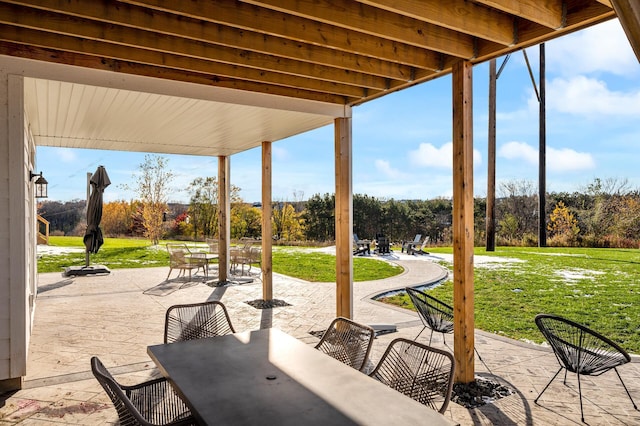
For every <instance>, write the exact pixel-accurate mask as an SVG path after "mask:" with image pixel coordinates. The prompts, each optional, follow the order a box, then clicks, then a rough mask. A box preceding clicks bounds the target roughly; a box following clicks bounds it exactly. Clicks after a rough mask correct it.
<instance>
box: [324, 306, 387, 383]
mask: <svg viewBox="0 0 640 426" xmlns="http://www.w3.org/2000/svg"><path fill="white" fill-rule="evenodd" d="M374 337H375V331H374V330H373V328H371V327H369V326H368V325H364V324H358V323H357V322H355V321H352V320H350V319H347V318H343V317H338V318H336V319H334V320H333V321H331V324H330V325H329V328H328V329H327V330H326V331H325V332H324V334H323V335H322V338H321V339H320V342H318V344H317V345H316V346H315V347H316V349H318V350H320V351H321V352H324V353H325V354H327V355H329V356H331V357H333V358H335V359H337V360H338V361H341V362H342V363H344V364H347V365H348V366H350V367H353V368H355V369H356V370H360V371H362V370H363V369H364V368H365V366H366V364H367V361H368V360H369V353H370V352H371V346H372V345H373V339H374Z"/></svg>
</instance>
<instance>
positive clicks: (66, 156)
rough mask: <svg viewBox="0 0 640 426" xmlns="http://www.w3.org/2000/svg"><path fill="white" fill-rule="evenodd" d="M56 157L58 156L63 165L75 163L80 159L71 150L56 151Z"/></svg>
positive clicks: (60, 149)
mask: <svg viewBox="0 0 640 426" xmlns="http://www.w3.org/2000/svg"><path fill="white" fill-rule="evenodd" d="M56 155H57V156H58V160H60V161H62V162H63V163H73V162H75V161H76V159H77V158H78V156H77V155H76V151H74V150H73V149H71V148H59V149H58V150H57V151H56Z"/></svg>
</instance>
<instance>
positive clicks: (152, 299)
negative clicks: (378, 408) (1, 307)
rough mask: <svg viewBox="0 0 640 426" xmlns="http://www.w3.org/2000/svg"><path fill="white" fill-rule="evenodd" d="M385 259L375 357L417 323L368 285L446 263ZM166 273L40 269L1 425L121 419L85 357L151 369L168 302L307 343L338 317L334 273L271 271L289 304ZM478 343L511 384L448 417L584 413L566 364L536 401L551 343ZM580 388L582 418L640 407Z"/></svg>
mask: <svg viewBox="0 0 640 426" xmlns="http://www.w3.org/2000/svg"><path fill="white" fill-rule="evenodd" d="M372 257H377V256H372ZM386 259H387V260H388V261H393V262H396V263H398V264H399V265H401V266H403V267H404V268H405V272H404V273H403V274H401V275H399V276H397V277H393V278H390V279H385V280H377V281H370V282H361V283H355V284H354V319H355V320H356V321H358V322H362V323H366V324H372V325H380V324H391V325H395V326H396V327H397V332H395V333H389V334H384V335H381V336H379V337H378V338H377V339H376V340H375V342H374V348H373V351H372V361H373V362H374V363H375V362H377V360H378V359H379V357H380V355H381V354H382V352H383V351H384V349H385V348H386V346H387V345H388V344H389V342H390V341H391V340H393V339H394V338H396V337H407V338H410V339H413V338H414V337H415V336H416V335H417V334H418V332H419V331H420V330H421V329H422V325H421V322H420V320H419V318H418V316H417V314H415V313H414V312H411V311H406V310H403V309H399V308H393V307H389V306H388V305H384V304H381V303H379V302H374V301H372V300H371V296H372V295H375V294H378V293H380V292H383V291H385V290H389V289H395V288H404V287H406V286H409V285H411V286H415V285H418V284H422V283H428V282H432V281H434V280H438V279H440V278H443V277H444V276H445V274H446V272H445V271H444V270H443V268H442V267H440V266H439V265H437V264H435V263H434V262H432V260H433V259H432V258H430V257H429V256H408V255H406V254H403V253H397V252H394V253H393V254H392V256H387V257H386ZM166 274H167V268H149V269H129V270H114V271H112V273H111V274H110V275H107V276H95V277H77V278H67V277H63V276H61V274H59V273H51V274H40V276H39V286H38V288H39V295H38V299H37V304H36V315H35V321H34V328H33V334H32V337H31V344H30V353H29V360H28V374H27V376H26V378H25V382H24V388H23V389H22V390H20V391H18V392H16V393H13V394H9V395H3V396H0V426H2V425H13V424H20V425H50V424H74V425H75V424H83V425H97V424H116V423H117V416H116V413H115V410H114V409H113V406H112V404H111V402H110V401H109V400H108V398H107V396H106V394H105V393H104V391H102V389H101V388H100V386H99V384H98V383H97V381H96V380H95V379H94V377H93V375H92V374H91V371H90V367H89V359H90V358H91V356H93V355H97V356H99V357H100V359H101V360H102V361H103V362H104V364H105V365H106V366H107V367H108V368H109V369H110V370H111V371H113V372H114V373H115V374H116V375H117V376H116V378H117V379H118V380H119V381H121V382H122V383H123V384H133V383H137V382H141V381H144V380H148V379H149V378H151V377H157V376H158V372H157V370H156V369H155V368H154V365H153V363H152V362H151V361H150V359H149V357H148V356H147V353H146V348H147V346H148V345H152V344H158V343H161V342H162V336H163V327H164V314H165V311H166V309H167V308H168V307H169V306H171V305H174V304H179V303H193V302H199V301H204V300H221V301H223V302H224V303H225V305H226V306H227V307H228V309H229V311H230V315H231V318H232V321H233V323H234V326H235V328H236V330H238V331H244V330H253V329H258V328H265V327H278V328H281V329H282V330H284V331H286V332H288V333H290V334H292V335H294V336H296V337H297V338H299V339H301V340H303V341H305V342H307V343H309V344H314V343H316V342H317V341H318V339H317V338H316V337H314V336H313V335H311V334H310V332H311V331H319V330H323V329H324V328H326V326H327V325H328V324H329V323H330V321H331V320H332V319H333V318H334V317H335V284H334V283H309V282H306V281H302V280H297V279H293V278H290V277H285V276H281V275H277V274H274V283H273V285H274V293H273V294H274V298H276V299H281V300H284V301H285V302H287V303H289V304H290V305H291V306H287V307H279V308H274V309H264V310H259V309H255V308H253V307H251V306H250V305H248V304H247V303H245V302H247V301H250V300H255V299H260V298H262V287H261V282H260V281H259V280H256V281H255V282H254V283H250V284H243V285H236V286H228V287H210V286H208V285H206V284H205V283H203V282H202V277H199V280H196V281H194V282H193V283H187V284H185V283H184V282H182V281H177V280H171V281H169V282H166V281H165V278H166ZM210 280H213V278H211V277H210ZM532 321H533V319H532ZM428 336H429V332H428V331H425V332H424V333H423V334H422V336H421V337H420V340H421V341H423V342H425V343H426V342H427V340H428ZM432 344H433V345H434V346H439V347H444V346H443V341H442V336H441V335H434V341H433V343H432ZM447 344H448V345H449V348H451V346H452V344H453V338H452V336H450V335H449V336H447ZM476 348H477V349H478V351H479V352H480V354H481V356H482V357H483V360H484V362H485V363H486V367H485V365H484V364H483V363H481V362H479V361H478V359H477V358H476V361H475V365H476V373H477V375H478V376H482V377H491V378H493V379H494V380H498V381H501V382H503V383H505V384H508V385H509V386H510V387H512V388H513V389H514V390H515V394H514V395H511V396H509V397H507V398H503V399H501V400H498V401H497V402H495V403H492V404H487V405H485V406H483V407H480V408H477V409H471V410H469V409H465V408H463V407H461V406H459V405H457V404H454V403H451V404H450V406H449V407H450V408H449V409H448V411H447V413H446V415H447V417H449V418H451V419H453V420H454V421H456V422H458V423H460V424H461V425H490V424H495V425H574V424H581V422H580V407H579V402H578V393H577V381H576V377H575V375H569V377H568V380H567V383H568V387H567V386H564V385H563V384H562V380H559V379H556V381H554V383H553V384H552V385H551V386H550V388H549V389H548V390H547V391H546V393H545V394H544V396H543V398H542V399H541V401H540V402H541V405H536V404H534V403H533V399H534V398H535V397H536V396H537V395H538V393H539V392H540V390H542V388H543V387H544V385H545V384H546V383H547V381H548V380H549V379H550V378H551V376H552V375H553V374H554V373H555V371H556V370H557V368H558V367H557V361H556V360H555V358H554V356H553V354H552V353H551V352H550V351H549V350H548V349H545V348H542V347H540V346H535V345H530V344H526V343H522V342H517V341H513V340H510V339H506V338H503V337H501V336H497V335H494V334H490V333H485V332H482V331H477V332H476ZM489 369H490V371H489ZM619 370H620V373H621V375H622V376H623V378H624V379H625V383H626V384H627V386H628V388H629V390H630V392H631V394H632V396H633V397H634V398H635V400H637V401H639V402H640V363H638V359H637V357H634V362H633V363H631V364H627V365H625V366H623V367H621V368H620V369H619ZM582 389H583V400H584V409H585V417H586V421H587V423H588V424H590V425H634V424H640V411H635V410H634V409H633V406H632V405H631V402H630V401H629V399H628V398H627V395H626V394H625V393H624V389H623V388H622V387H621V385H620V383H619V382H618V379H617V377H616V376H615V374H614V373H607V374H605V375H603V376H600V377H584V378H583V381H582ZM300 424H301V425H302V424H304V419H301V423H300Z"/></svg>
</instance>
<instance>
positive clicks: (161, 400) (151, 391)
mask: <svg viewBox="0 0 640 426" xmlns="http://www.w3.org/2000/svg"><path fill="white" fill-rule="evenodd" d="M91 371H92V372H93V375H94V376H95V378H96V379H97V380H98V382H99V383H100V385H101V386H102V388H103V389H104V390H105V392H106V393H107V395H109V398H110V399H111V401H112V402H113V405H114V406H115V409H116V411H117V412H118V418H119V420H120V424H121V425H124V426H129V425H131V426H134V425H136V426H137V425H143V426H152V425H172V426H179V425H195V424H197V423H196V420H195V418H193V416H192V415H191V411H190V410H189V408H188V407H187V406H186V405H185V403H184V402H183V401H182V399H180V397H179V396H178V395H177V394H176V393H175V391H174V390H173V388H172V387H171V384H170V383H169V382H168V381H167V379H165V378H160V379H155V380H150V381H147V382H144V383H140V384H137V385H134V386H123V385H121V384H120V383H118V382H117V381H116V380H115V379H114V378H113V376H112V375H111V373H110V372H109V370H107V368H106V367H105V366H104V364H102V362H101V361H100V360H99V359H98V357H95V356H94V357H92V358H91Z"/></svg>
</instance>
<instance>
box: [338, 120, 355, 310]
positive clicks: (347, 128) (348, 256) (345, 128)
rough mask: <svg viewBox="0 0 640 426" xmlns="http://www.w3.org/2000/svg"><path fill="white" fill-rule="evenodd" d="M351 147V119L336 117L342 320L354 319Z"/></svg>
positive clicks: (340, 306) (339, 270)
mask: <svg viewBox="0 0 640 426" xmlns="http://www.w3.org/2000/svg"><path fill="white" fill-rule="evenodd" d="M351 145H352V142H351V118H346V117H341V118H336V120H335V156H336V206H335V209H336V210H335V211H336V316H340V317H345V318H353V251H352V247H353V194H352V180H351Z"/></svg>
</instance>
